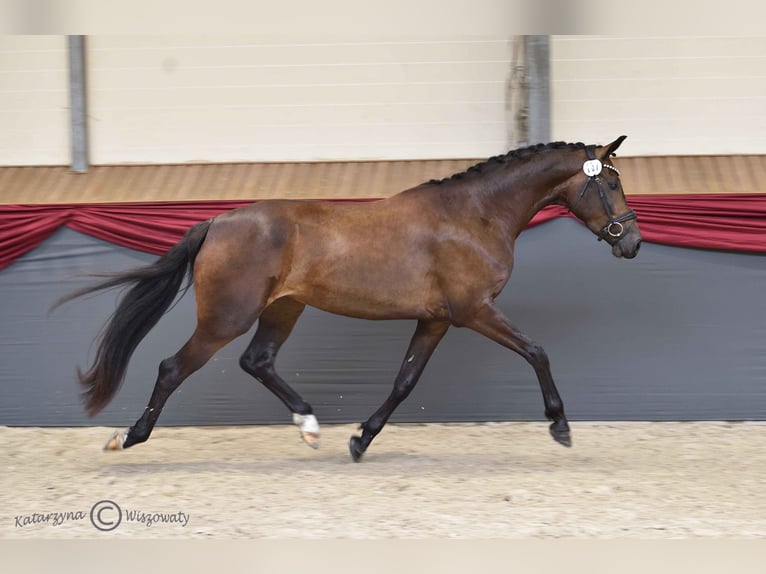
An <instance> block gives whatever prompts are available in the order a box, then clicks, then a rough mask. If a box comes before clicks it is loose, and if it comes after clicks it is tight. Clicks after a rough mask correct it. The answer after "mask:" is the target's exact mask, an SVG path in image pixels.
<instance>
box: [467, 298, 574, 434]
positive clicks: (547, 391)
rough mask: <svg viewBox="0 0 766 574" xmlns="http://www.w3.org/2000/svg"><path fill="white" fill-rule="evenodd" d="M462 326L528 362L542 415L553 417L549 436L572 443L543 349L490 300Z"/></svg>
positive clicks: (562, 407)
mask: <svg viewBox="0 0 766 574" xmlns="http://www.w3.org/2000/svg"><path fill="white" fill-rule="evenodd" d="M466 327H469V328H470V329H473V330H474V331H476V332H478V333H481V334H482V335H484V336H485V337H488V338H490V339H492V340H493V341H495V342H496V343H500V344H501V345H503V346H504V347H506V348H508V349H511V350H512V351H515V352H516V353H518V354H519V355H521V356H522V357H524V358H525V359H526V360H527V362H528V363H529V364H530V365H532V367H533V368H534V369H535V373H536V374H537V380H538V382H539V383H540V390H541V391H542V393H543V402H544V404H545V416H546V417H547V418H548V419H549V420H552V421H553V423H552V424H551V426H550V431H551V436H553V438H554V440H556V442H558V443H560V444H562V445H564V446H567V447H568V446H572V438H571V435H570V432H569V423H568V422H567V418H566V415H565V414H564V403H563V402H562V401H561V397H560V396H559V391H558V389H556V384H555V383H554V382H553V376H552V375H551V369H550V364H549V362H548V355H547V354H546V353H545V350H544V349H543V348H542V347H541V346H540V345H538V344H537V343H535V342H534V341H532V340H531V339H530V338H529V337H527V336H526V335H525V334H524V333H522V332H521V331H519V330H518V329H516V328H515V327H514V326H513V325H511V323H510V321H508V319H507V318H506V317H505V315H503V313H502V311H500V309H498V308H497V307H496V306H495V304H494V302H487V303H486V304H485V305H483V306H482V307H481V309H480V310H479V311H478V313H476V315H475V316H474V318H473V319H472V320H471V321H469V322H468V323H466Z"/></svg>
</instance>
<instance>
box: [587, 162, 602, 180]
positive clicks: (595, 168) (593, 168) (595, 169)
mask: <svg viewBox="0 0 766 574" xmlns="http://www.w3.org/2000/svg"><path fill="white" fill-rule="evenodd" d="M602 167H603V166H602V165H601V162H600V161H599V160H597V159H591V160H588V161H586V162H585V163H584V164H582V170H583V171H584V172H585V175H587V176H588V177H593V176H594V175H598V174H600V173H601V168H602Z"/></svg>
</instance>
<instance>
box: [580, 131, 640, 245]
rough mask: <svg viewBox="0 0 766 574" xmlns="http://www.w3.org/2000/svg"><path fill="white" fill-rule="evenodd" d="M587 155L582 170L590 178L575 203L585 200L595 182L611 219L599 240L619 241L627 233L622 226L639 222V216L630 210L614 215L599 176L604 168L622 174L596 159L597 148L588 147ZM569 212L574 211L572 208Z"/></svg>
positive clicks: (600, 232) (586, 149)
mask: <svg viewBox="0 0 766 574" xmlns="http://www.w3.org/2000/svg"><path fill="white" fill-rule="evenodd" d="M585 153H586V154H587V156H588V161H586V162H585V163H584V164H583V167H582V170H583V171H584V172H585V175H587V176H588V181H586V182H585V186H584V187H583V188H582V191H581V192H580V195H578V196H577V201H575V204H574V205H577V203H578V202H579V201H580V200H581V199H582V198H583V196H584V195H585V192H587V191H588V188H589V187H590V184H591V183H593V182H595V183H596V187H597V188H598V196H599V197H600V198H601V203H602V204H603V205H604V210H606V216H607V217H608V218H609V219H608V220H607V222H606V225H604V227H602V228H601V231H599V232H598V233H597V234H596V235H598V240H599V241H601V240H602V239H607V238H608V237H613V238H616V239H619V238H620V237H622V235H623V233H625V227H624V226H623V225H622V224H623V223H624V222H625V221H629V220H631V219H636V220H638V216H637V215H636V213H635V212H634V211H633V210H632V209H629V210H628V211H626V212H625V213H623V214H622V215H620V216H617V217H615V216H613V215H612V205H611V203H609V198H608V197H607V195H606V192H605V191H604V186H603V183H602V180H601V178H600V177H599V175H600V174H601V171H602V170H603V169H604V168H606V169H609V170H611V171H613V172H615V173H616V174H617V175H618V176H619V175H620V172H619V171H618V169H617V168H616V167H614V166H613V165H607V164H604V163H601V162H600V161H599V160H597V159H596V146H594V145H589V146H586V147H585ZM573 207H574V206H573ZM569 211H572V209H571V208H570V209H569Z"/></svg>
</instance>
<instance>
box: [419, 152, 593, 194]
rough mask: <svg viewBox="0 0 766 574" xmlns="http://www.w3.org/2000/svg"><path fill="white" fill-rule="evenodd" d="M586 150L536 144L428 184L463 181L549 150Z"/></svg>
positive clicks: (492, 158)
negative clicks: (488, 168) (494, 167)
mask: <svg viewBox="0 0 766 574" xmlns="http://www.w3.org/2000/svg"><path fill="white" fill-rule="evenodd" d="M584 148H585V144H584V143H582V142H577V143H567V142H551V143H547V144H536V145H531V146H528V147H522V148H518V149H514V150H511V151H509V152H508V153H506V154H504V155H496V156H493V157H491V158H489V159H487V160H485V161H482V162H480V163H477V164H476V165H472V166H471V167H469V168H468V169H466V170H465V171H461V172H459V173H456V174H453V175H450V176H448V177H445V178H442V179H432V180H430V181H429V182H428V183H433V184H440V183H444V182H447V181H453V180H456V179H461V178H463V177H465V176H466V175H470V174H472V173H480V172H481V171H482V170H483V169H484V168H485V167H487V166H490V165H498V164H507V163H509V162H512V161H513V160H516V159H522V158H525V157H529V156H530V155H533V154H537V153H540V152H542V151H546V150H549V149H584Z"/></svg>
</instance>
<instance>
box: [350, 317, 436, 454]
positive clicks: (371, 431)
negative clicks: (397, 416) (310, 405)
mask: <svg viewBox="0 0 766 574" xmlns="http://www.w3.org/2000/svg"><path fill="white" fill-rule="evenodd" d="M447 329H449V323H448V322H445V321H419V322H418V327H417V329H416V330H415V334H414V335H413V336H412V340H411V341H410V346H409V348H408V349H407V354H406V355H405V356H404V362H403V363H402V366H401V368H400V369H399V374H398V375H397V377H396V381H395V382H394V390H393V391H391V394H390V395H389V396H388V398H387V399H386V401H385V402H384V403H383V404H382V405H381V406H380V408H379V409H378V410H377V411H375V413H374V414H373V415H372V416H371V417H370V418H369V419H367V421H366V422H364V423H362V436H361V437H358V436H352V437H351V439H350V440H349V443H348V449H349V451H350V453H351V458H352V459H354V462H359V460H361V458H362V455H363V454H364V451H366V450H367V447H368V446H370V443H371V442H372V439H374V438H375V436H376V435H377V434H378V433H379V432H380V431H381V430H382V429H383V426H384V425H385V424H386V421H387V420H388V419H389V417H390V416H391V414H392V413H393V412H394V410H395V409H396V407H398V406H399V404H401V402H402V401H403V400H404V399H406V398H407V396H408V395H409V394H410V392H411V391H412V389H413V388H415V384H416V383H417V382H418V379H419V378H420V375H421V373H422V372H423V369H424V368H425V366H426V363H427V362H428V359H429V358H431V354H432V353H433V352H434V349H436V345H438V344H439V341H441V340H442V337H444V334H445V333H446V332H447Z"/></svg>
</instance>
